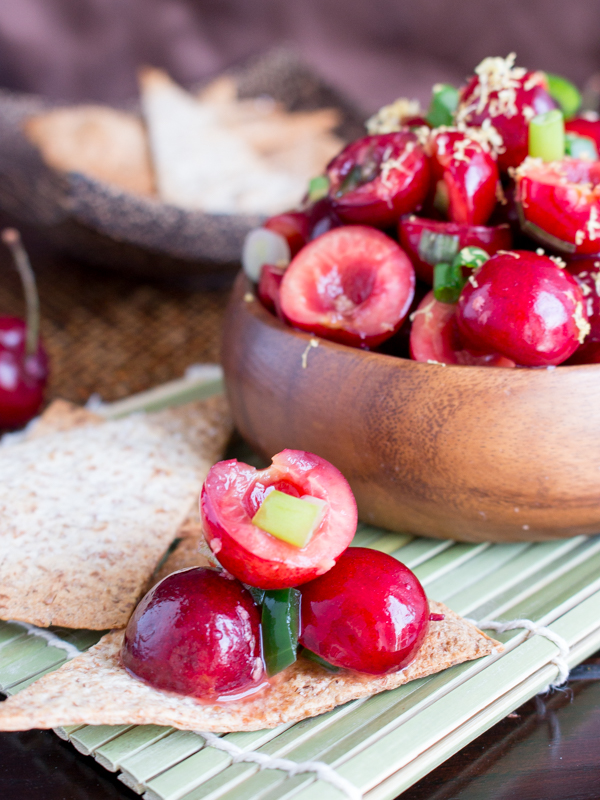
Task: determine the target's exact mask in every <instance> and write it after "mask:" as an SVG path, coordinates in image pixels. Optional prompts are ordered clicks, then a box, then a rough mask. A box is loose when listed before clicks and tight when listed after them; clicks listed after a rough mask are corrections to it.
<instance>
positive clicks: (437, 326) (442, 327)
mask: <svg viewBox="0 0 600 800" xmlns="http://www.w3.org/2000/svg"><path fill="white" fill-rule="evenodd" d="M410 356H411V358H413V359H414V360H415V361H426V362H431V361H435V362H437V363H439V364H463V365H465V366H481V367H514V366H515V362H514V361H511V360H510V359H508V358H505V357H504V356H501V355H499V354H498V353H481V352H477V351H475V350H473V349H472V348H471V349H469V348H468V347H466V345H465V343H464V341H463V338H462V336H461V335H460V331H459V330H458V325H457V322H456V305H451V304H450V303H440V302H439V301H438V300H436V299H435V297H434V295H433V292H429V294H427V295H426V296H425V297H424V298H423V300H422V301H421V303H420V304H419V307H418V308H417V310H416V311H415V312H413V314H412V327H411V330H410Z"/></svg>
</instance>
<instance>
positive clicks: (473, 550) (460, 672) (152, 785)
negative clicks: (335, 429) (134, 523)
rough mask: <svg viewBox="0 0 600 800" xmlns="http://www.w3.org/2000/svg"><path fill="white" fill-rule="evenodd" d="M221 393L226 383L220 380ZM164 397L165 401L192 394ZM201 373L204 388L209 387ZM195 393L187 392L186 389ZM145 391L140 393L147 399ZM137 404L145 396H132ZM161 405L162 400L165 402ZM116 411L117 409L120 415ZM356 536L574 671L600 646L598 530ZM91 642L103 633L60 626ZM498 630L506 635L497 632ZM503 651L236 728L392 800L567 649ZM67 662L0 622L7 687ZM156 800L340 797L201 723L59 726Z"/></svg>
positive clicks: (82, 644)
mask: <svg viewBox="0 0 600 800" xmlns="http://www.w3.org/2000/svg"><path fill="white" fill-rule="evenodd" d="M212 387H213V390H214V389H216V388H218V382H217V383H216V382H215V381H214V376H213V383H212ZM181 390H182V387H181V384H179V385H178V387H177V397H175V398H172V397H169V393H168V392H164V393H163V402H164V403H166V404H168V403H170V402H171V401H172V400H173V399H175V400H177V399H180V398H181ZM206 391H207V388H206V385H203V384H202V382H198V392H199V393H200V394H206ZM188 396H189V394H188ZM147 399H148V398H147V397H145V398H144V397H142V398H140V399H139V401H138V405H139V407H142V408H143V407H144V404H145V403H146V402H147ZM132 405H133V404H132ZM154 407H156V406H154ZM109 413H110V410H109ZM354 544H355V545H360V546H366V547H372V548H374V549H377V550H381V551H383V552H386V553H390V554H391V555H393V556H394V557H397V558H399V559H400V560H401V561H403V562H404V563H405V564H407V565H408V566H409V567H411V569H413V570H414V571H415V573H416V574H417V575H418V577H419V578H420V579H421V581H422V582H423V584H424V586H425V589H426V591H427V593H428V595H429V596H430V597H432V598H434V599H436V600H440V601H442V602H445V603H446V604H447V605H449V606H450V607H451V608H453V609H454V610H455V611H457V612H458V613H460V614H463V615H465V616H470V617H472V618H474V619H496V620H512V619H517V618H519V619H521V618H527V619H530V620H532V621H533V622H535V623H537V624H539V625H546V626H548V627H549V628H550V630H552V631H554V632H555V633H558V634H559V635H561V636H562V637H563V638H564V639H565V641H566V642H567V644H568V646H569V655H568V658H567V661H568V663H569V665H570V666H575V665H576V664H578V663H580V662H581V661H583V660H584V659H585V658H587V657H588V656H589V655H590V654H592V653H593V652H594V651H595V650H597V649H598V647H599V646H600V536H599V537H590V538H586V537H582V536H579V537H575V538H573V539H568V540H559V541H553V542H543V543H538V544H528V543H516V544H487V543H483V544H461V543H454V542H451V541H437V540H435V541H434V540H427V539H422V538H418V537H412V536H410V535H407V534H403V533H393V532H389V531H383V530H380V529H377V528H373V527H369V526H365V525H361V526H360V527H359V530H358V532H357V535H356V537H355V540H354ZM55 632H56V633H57V634H58V635H59V636H60V637H61V638H65V639H67V640H68V641H71V642H72V643H74V644H76V646H77V647H79V648H80V649H85V648H86V647H89V646H91V644H92V643H93V642H95V641H96V640H97V639H98V638H99V634H98V633H97V632H95V633H91V632H88V631H66V630H64V629H63V630H56V631H55ZM495 635H496V634H495ZM497 638H499V639H501V640H502V641H503V642H504V643H505V652H504V653H502V654H497V655H493V656H489V657H486V658H483V659H480V660H478V661H475V662H469V663H466V664H461V665H459V666H456V667H453V668H452V669H449V670H446V671H445V672H442V673H439V674H437V675H433V676H430V677H428V678H424V679H422V680H418V681H413V682H412V683H409V684H406V685H405V686H401V687H400V688H399V689H396V690H394V691H390V692H384V693H382V694H379V695H376V696H374V697H372V698H368V699H361V700H356V701H352V702H350V703H347V704H346V705H344V706H340V707H338V708H336V709H334V710H333V711H330V712H329V713H327V714H323V715H321V716H319V717H315V718H312V719H308V720H304V721H302V722H299V723H297V724H296V725H290V726H281V727H280V728H278V729H275V730H271V731H258V732H253V733H237V734H235V733H233V734H227V735H226V737H225V738H226V739H227V740H228V741H230V742H232V743H234V744H237V745H238V746H239V747H241V748H243V749H253V750H259V751H260V752H261V753H266V754H269V755H272V756H285V757H286V758H288V759H292V760H294V761H306V760H309V759H310V760H320V761H325V762H326V763H328V764H330V765H331V766H333V767H334V768H335V769H336V770H337V771H338V772H339V773H340V774H341V775H343V776H344V777H345V778H347V779H349V780H350V781H351V782H352V783H354V784H355V785H356V786H357V787H358V788H359V789H360V790H361V791H363V792H364V793H365V797H366V798H368V799H369V800H391V799H392V798H394V797H396V796H397V795H398V794H399V793H400V792H401V791H403V790H404V789H406V788H408V787H409V786H410V785H411V784H413V783H414V782H415V781H417V780H418V779H419V778H420V777H422V776H423V775H425V774H426V773H427V772H429V771H430V770H431V769H433V768H434V767H435V766H437V765H438V764H440V763H441V762H442V761H444V760H445V759H446V758H448V757H449V756H451V755H452V754H453V753H455V752H457V751H458V750H459V749H460V748H461V747H463V746H464V745H465V744H466V743H467V742H469V741H471V740H473V739H474V738H476V737H477V736H478V735H479V734H480V733H482V732H483V731H485V730H486V729H488V728H489V727H491V726H492V725H493V724H494V723H495V722H497V721H498V720H499V719H501V718H502V717H504V716H505V715H506V714H508V713H510V712H511V711H513V710H514V709H515V708H517V707H518V706H519V705H521V704H522V703H523V702H524V701H525V700H527V699H528V698H530V697H532V696H533V695H535V694H536V693H537V692H539V691H540V690H542V689H543V688H544V687H545V686H547V685H548V683H549V682H551V681H553V680H554V679H555V678H556V676H557V674H558V667H557V666H556V664H554V663H553V660H554V659H555V658H556V657H557V656H558V654H559V650H558V647H557V646H556V645H555V644H553V643H552V642H550V641H549V640H548V639H547V638H545V637H543V636H537V635H535V636H532V637H528V634H527V632H526V631H524V630H514V631H510V632H508V633H504V634H498V635H497ZM64 660H65V652H64V651H63V650H59V649H57V648H55V647H52V646H51V645H47V643H46V642H45V641H43V640H41V639H38V638H36V637H35V636H30V635H28V634H27V633H26V632H25V631H24V630H23V628H21V627H20V626H18V625H14V624H11V623H1V624H0V688H1V689H2V690H3V691H4V692H6V693H7V694H14V693H16V692H18V691H20V690H21V689H22V688H24V687H25V686H27V685H28V684H29V683H31V682H32V681H33V680H36V679H37V678H38V677H40V676H41V675H43V674H45V673H46V672H48V671H50V670H53V669H56V668H57V667H58V666H60V664H61V663H63V662H64ZM57 732H58V733H59V735H62V736H63V737H64V738H66V739H69V740H70V741H71V742H72V743H73V744H74V746H75V747H76V748H77V749H79V750H80V751H81V752H83V753H85V754H89V755H93V756H94V758H95V759H96V760H97V761H98V762H99V763H100V764H102V766H104V767H105V768H106V769H108V770H111V771H114V772H117V771H118V772H119V773H120V775H119V777H120V779H121V780H122V781H123V782H124V783H125V784H126V785H128V786H129V787H130V788H132V789H134V791H136V792H138V793H140V794H143V795H144V797H145V798H147V800H217V798H219V800H259V798H260V800H283V798H291V797H294V798H299V799H301V800H311V798H314V797H316V796H318V797H319V798H320V800H338V798H340V797H342V795H341V793H340V792H339V791H338V790H337V789H335V788H334V787H332V786H331V785H330V784H326V783H321V782H318V781H316V780H315V778H314V776H312V777H311V776H310V775H298V776H296V777H294V778H289V777H286V775H285V774H283V773H281V772H279V771H277V770H263V771H259V770H258V767H257V766H256V765H255V764H248V763H238V764H234V763H232V758H231V756H230V755H228V754H227V753H224V752H222V751H218V750H215V749H213V748H211V747H208V746H206V745H205V742H204V740H203V738H202V737H201V736H199V735H197V734H194V733H190V732H182V731H176V730H173V729H170V728H160V727H158V726H154V725H148V726H115V727H110V726H96V727H92V726H85V725H83V726H74V727H70V728H65V729H62V730H60V731H57Z"/></svg>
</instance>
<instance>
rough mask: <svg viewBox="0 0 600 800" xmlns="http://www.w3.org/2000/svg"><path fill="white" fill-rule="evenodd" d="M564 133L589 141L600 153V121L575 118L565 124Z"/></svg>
mask: <svg viewBox="0 0 600 800" xmlns="http://www.w3.org/2000/svg"><path fill="white" fill-rule="evenodd" d="M565 131H567V133H575V134H577V136H585V137H586V138H588V139H591V140H592V141H593V142H594V144H595V145H596V148H597V150H598V152H599V153H600V120H598V119H594V120H592V119H584V118H583V117H575V119H569V120H567V121H566V122H565Z"/></svg>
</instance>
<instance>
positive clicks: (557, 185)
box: [516, 157, 600, 255]
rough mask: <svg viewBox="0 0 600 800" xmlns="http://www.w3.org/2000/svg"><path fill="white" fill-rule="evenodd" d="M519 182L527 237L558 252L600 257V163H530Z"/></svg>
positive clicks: (520, 172) (518, 173)
mask: <svg viewBox="0 0 600 800" xmlns="http://www.w3.org/2000/svg"><path fill="white" fill-rule="evenodd" d="M516 180H517V198H516V199H517V203H518V206H519V209H520V212H521V214H522V218H523V222H522V227H523V230H524V231H525V232H526V233H527V234H529V235H530V236H532V237H533V238H534V239H536V240H537V241H539V242H540V243H541V244H543V245H545V246H548V247H552V249H554V250H558V251H560V252H565V253H578V254H582V255H584V254H585V255H594V254H595V253H600V161H585V160H582V159H576V158H568V157H567V158H564V159H562V161H552V162H550V163H547V164H544V163H542V162H541V161H540V160H539V159H527V161H525V162H524V163H523V164H521V166H520V167H519V169H518V170H516ZM532 226H533V227H532Z"/></svg>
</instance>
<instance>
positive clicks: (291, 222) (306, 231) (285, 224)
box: [263, 211, 310, 258]
mask: <svg viewBox="0 0 600 800" xmlns="http://www.w3.org/2000/svg"><path fill="white" fill-rule="evenodd" d="M263 228H267V229H268V230H270V231H275V233H279V234H280V235H281V236H283V237H284V238H285V239H286V240H287V243H288V245H289V246H290V253H291V255H292V258H293V257H294V256H295V255H296V253H297V252H298V251H299V250H301V249H302V248H303V247H304V245H305V244H306V242H307V241H308V237H309V235H310V220H309V218H308V216H307V215H306V214H305V213H304V212H303V211H286V212H285V213H284V214H277V215H276V216H274V217H269V219H268V220H267V221H266V222H264V223H263Z"/></svg>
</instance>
